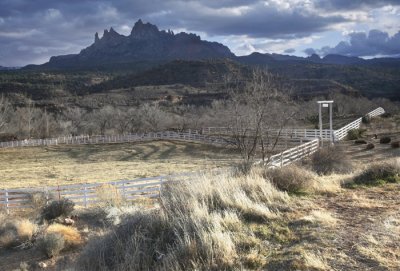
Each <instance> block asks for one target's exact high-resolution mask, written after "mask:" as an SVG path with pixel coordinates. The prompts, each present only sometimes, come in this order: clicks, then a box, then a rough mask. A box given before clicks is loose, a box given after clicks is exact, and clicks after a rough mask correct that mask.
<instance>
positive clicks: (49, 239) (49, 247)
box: [39, 233, 65, 258]
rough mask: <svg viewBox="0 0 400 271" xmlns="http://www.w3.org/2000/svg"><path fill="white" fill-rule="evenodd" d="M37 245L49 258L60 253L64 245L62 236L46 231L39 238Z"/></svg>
mask: <svg viewBox="0 0 400 271" xmlns="http://www.w3.org/2000/svg"><path fill="white" fill-rule="evenodd" d="M39 247H40V248H41V250H42V251H43V252H44V253H45V254H46V256H47V257H49V258H51V257H54V256H57V255H59V254H60V252H61V250H63V249H64V247H65V240H64V237H63V236H62V235H61V234H59V233H48V234H46V235H45V236H43V237H42V238H41V239H40V240H39Z"/></svg>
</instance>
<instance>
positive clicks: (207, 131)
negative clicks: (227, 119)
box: [201, 127, 331, 140]
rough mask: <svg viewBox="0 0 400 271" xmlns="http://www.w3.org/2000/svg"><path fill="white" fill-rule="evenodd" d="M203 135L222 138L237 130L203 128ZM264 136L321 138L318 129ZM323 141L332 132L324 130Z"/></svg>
mask: <svg viewBox="0 0 400 271" xmlns="http://www.w3.org/2000/svg"><path fill="white" fill-rule="evenodd" d="M201 131H202V134H204V135H210V136H221V135H232V134H233V133H234V132H235V130H234V129H232V128H229V127H205V128H202V130H201ZM263 134H264V135H267V136H270V137H276V136H279V138H285V139H286V138H287V139H300V138H302V139H308V140H312V139H314V138H316V137H320V131H319V130H316V129H295V128H291V129H281V130H280V129H268V130H265V131H263ZM322 139H323V140H330V139H331V130H327V129H324V130H322Z"/></svg>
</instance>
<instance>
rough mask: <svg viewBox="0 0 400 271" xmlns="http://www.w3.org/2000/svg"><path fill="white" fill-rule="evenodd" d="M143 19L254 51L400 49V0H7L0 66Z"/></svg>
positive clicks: (44, 56)
mask: <svg viewBox="0 0 400 271" xmlns="http://www.w3.org/2000/svg"><path fill="white" fill-rule="evenodd" d="M138 19H142V20H143V21H144V22H150V23H152V24H155V25H157V26H158V27H159V28H160V29H165V30H167V29H171V30H173V31H174V32H175V33H177V32H181V31H185V32H192V33H196V34H198V35H200V36H201V37H202V39H205V40H210V41H217V42H221V43H223V44H225V45H227V46H228V47H229V48H230V49H231V51H232V52H233V53H235V54H236V55H247V54H250V53H252V52H255V51H257V52H261V53H280V54H290V55H297V56H307V55H310V54H313V53H317V54H319V55H321V56H324V55H327V54H332V53H334V54H342V55H347V56H359V57H364V58H371V57H385V56H393V57H399V56H400V0H382V1H379V0H364V1H363V0H305V1H300V0H287V1H282V0H271V1H260V0H202V1H199V0H198V1H191V0H114V1H111V0H59V1H58V0H0V66H24V65H27V64H40V63H44V62H47V61H48V60H49V58H50V57H51V56H53V55H64V54H71V53H79V52H80V50H81V49H83V48H85V47H87V46H89V45H90V44H92V43H93V41H94V34H95V32H99V34H100V36H101V34H102V33H103V30H104V29H109V28H110V27H113V28H114V29H115V30H116V31H117V32H119V33H120V34H123V35H129V33H130V31H131V29H132V27H133V25H134V23H135V22H136V21H137V20H138Z"/></svg>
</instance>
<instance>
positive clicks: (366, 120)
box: [361, 115, 371, 124]
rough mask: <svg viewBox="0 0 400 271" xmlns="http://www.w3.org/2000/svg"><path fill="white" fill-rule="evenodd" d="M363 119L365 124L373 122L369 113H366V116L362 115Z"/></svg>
mask: <svg viewBox="0 0 400 271" xmlns="http://www.w3.org/2000/svg"><path fill="white" fill-rule="evenodd" d="M361 121H362V123H364V124H369V123H370V122H371V117H370V116H369V115H365V116H364V117H362V119H361Z"/></svg>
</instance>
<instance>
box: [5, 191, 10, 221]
mask: <svg viewBox="0 0 400 271" xmlns="http://www.w3.org/2000/svg"><path fill="white" fill-rule="evenodd" d="M4 191H5V197H6V199H5V201H6V212H7V214H8V215H9V214H10V209H9V205H8V202H9V201H8V191H7V189H5V190H4Z"/></svg>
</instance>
